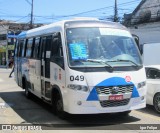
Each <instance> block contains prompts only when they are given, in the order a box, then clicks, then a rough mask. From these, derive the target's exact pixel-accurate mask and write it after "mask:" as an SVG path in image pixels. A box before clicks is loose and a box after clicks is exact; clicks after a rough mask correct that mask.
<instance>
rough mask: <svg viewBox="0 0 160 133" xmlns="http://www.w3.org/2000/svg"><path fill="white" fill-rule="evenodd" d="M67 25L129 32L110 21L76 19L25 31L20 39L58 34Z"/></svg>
mask: <svg viewBox="0 0 160 133" xmlns="http://www.w3.org/2000/svg"><path fill="white" fill-rule="evenodd" d="M65 24H72V25H73V26H74V27H82V26H85V27H93V26H97V27H98V26H105V27H108V28H115V29H123V30H127V28H126V27H124V26H123V25H121V24H118V23H115V22H109V21H102V20H98V19H96V18H74V19H70V20H62V21H58V22H55V23H51V24H48V25H45V26H41V27H38V28H35V29H31V30H28V31H23V32H21V33H20V34H19V35H18V38H19V39H21V38H22V39H23V38H29V37H34V36H38V35H39V36H40V35H44V34H50V33H53V32H56V31H57V32H58V31H60V30H62V28H64V27H65Z"/></svg>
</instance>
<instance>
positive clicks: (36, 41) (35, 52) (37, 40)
mask: <svg viewBox="0 0 160 133" xmlns="http://www.w3.org/2000/svg"><path fill="white" fill-rule="evenodd" d="M39 43H40V37H37V38H35V46H34V50H33V58H34V59H38V55H39V53H38V50H39Z"/></svg>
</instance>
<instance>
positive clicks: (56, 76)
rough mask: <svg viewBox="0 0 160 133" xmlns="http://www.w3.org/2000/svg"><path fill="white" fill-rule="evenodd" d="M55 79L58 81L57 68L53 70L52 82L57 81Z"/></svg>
mask: <svg viewBox="0 0 160 133" xmlns="http://www.w3.org/2000/svg"><path fill="white" fill-rule="evenodd" d="M57 79H58V70H57V68H55V69H54V80H56V81H57Z"/></svg>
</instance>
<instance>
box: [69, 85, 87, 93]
mask: <svg viewBox="0 0 160 133" xmlns="http://www.w3.org/2000/svg"><path fill="white" fill-rule="evenodd" d="M68 88H70V89H72V90H76V91H85V92H87V91H89V89H88V87H87V86H84V85H74V84H69V85H68Z"/></svg>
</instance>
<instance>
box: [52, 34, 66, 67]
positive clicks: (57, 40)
mask: <svg viewBox="0 0 160 133" xmlns="http://www.w3.org/2000/svg"><path fill="white" fill-rule="evenodd" d="M51 61H52V62H55V63H56V64H58V65H59V66H60V67H62V68H63V69H64V59H63V50H62V41H61V35H60V33H56V34H55V35H53V40H52V51H51Z"/></svg>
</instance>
